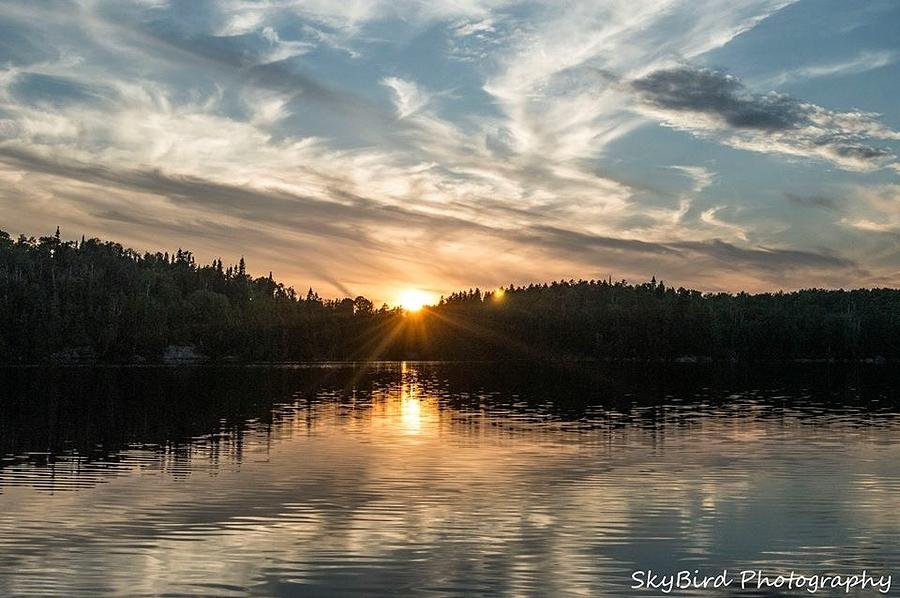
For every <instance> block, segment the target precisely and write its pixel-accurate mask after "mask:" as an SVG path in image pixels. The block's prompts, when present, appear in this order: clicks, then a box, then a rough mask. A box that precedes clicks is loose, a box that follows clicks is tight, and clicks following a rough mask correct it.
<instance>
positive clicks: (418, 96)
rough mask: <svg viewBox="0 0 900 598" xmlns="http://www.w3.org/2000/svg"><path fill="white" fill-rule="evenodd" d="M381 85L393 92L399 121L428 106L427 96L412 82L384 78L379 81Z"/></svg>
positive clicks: (396, 78) (395, 78)
mask: <svg viewBox="0 0 900 598" xmlns="http://www.w3.org/2000/svg"><path fill="white" fill-rule="evenodd" d="M381 84H382V85H384V86H386V87H389V88H390V89H391V91H393V92H394V100H395V104H396V106H397V117H398V118H401V119H402V118H406V117H407V116H409V115H410V114H413V113H414V112H418V111H419V110H420V109H421V108H423V107H424V106H425V105H426V104H428V101H429V99H430V98H429V96H428V94H426V93H423V92H422V91H421V90H420V89H419V87H418V86H417V85H416V84H415V83H413V82H412V81H405V80H403V79H400V78H398V77H386V78H384V79H382V80H381Z"/></svg>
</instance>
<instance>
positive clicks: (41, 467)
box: [0, 363, 900, 596]
mask: <svg viewBox="0 0 900 598" xmlns="http://www.w3.org/2000/svg"><path fill="white" fill-rule="evenodd" d="M0 384H2V385H0V392H2V395H0V455H2V465H0V595H42V596H45V595H61V596H76V595H90V596H95V595H99V594H115V595H160V594H169V595H184V594H191V595H202V594H208V595H217V596H227V595H247V594H251V595H287V596H291V595H297V596H305V595H310V596H333V595H343V594H358V595H364V596H374V595H435V596H446V595H479V594H480V595H505V596H532V595H549V596H562V595H593V596H660V595H663V594H662V593H661V592H659V591H646V590H632V589H630V586H631V585H632V583H633V582H632V579H631V575H632V572H633V571H635V570H646V569H652V570H656V571H660V572H674V571H678V570H682V569H686V570H694V569H698V570H700V571H701V572H705V573H708V574H716V573H721V571H722V570H723V569H725V568H727V569H729V570H730V571H735V572H737V571H740V570H744V569H760V570H763V571H764V572H769V573H773V574H777V573H782V572H787V571H790V570H795V571H798V572H803V573H819V574H825V573H856V572H859V571H861V570H862V569H868V570H869V571H870V572H875V573H877V574H879V575H881V574H891V573H896V574H900V567H898V566H900V543H898V539H900V443H898V442H897V440H898V438H900V436H898V432H900V418H898V417H897V413H898V402H897V397H898V392H897V389H898V388H900V380H898V379H897V377H896V375H895V374H894V373H893V372H892V370H891V368H889V367H877V366H858V367H848V368H842V367H838V366H834V365H830V366H828V365H808V366H797V365H794V366H790V367H781V368H769V369H765V370H764V369H759V368H757V369H747V368H741V369H735V368H732V367H712V366H699V365H693V366H680V367H674V366H673V367H668V368H666V367H647V366H630V367H623V366H617V367H613V366H609V365H602V364H590V365H584V364H582V365H569V366H562V365H557V366H541V367H537V366H531V365H525V364H518V365H515V364H514V365H510V364H488V363H482V364H440V363H379V364H370V365H356V366H354V365H339V364H332V365H316V366H290V367H288V366H285V367H233V368H194V369H166V368H97V369H79V368H73V369H53V370H50V369H27V368H25V369H17V368H13V369H5V370H0ZM895 585H896V586H897V587H892V591H891V594H897V593H898V589H900V579H898V580H897V583H896V584H895ZM729 592H732V593H734V594H735V595H746V596H752V595H760V596H762V595H765V596H778V595H795V596H802V595H809V594H808V593H806V592H804V591H794V592H781V593H779V592H778V591H773V590H769V591H768V593H767V592H766V591H754V592H743V593H741V592H737V591H734V590H733V589H731V588H730V589H728V590H724V589H720V590H716V591H712V590H705V591H682V592H674V593H673V594H671V595H681V596H684V595H698V596H717V595H730V594H729ZM818 595H834V596H837V595H846V594H844V593H842V592H839V591H833V592H820V594H818ZM851 595H854V594H852V593H851ZM861 595H878V594H877V593H876V592H874V591H873V590H868V591H867V592H865V593H864V594H861Z"/></svg>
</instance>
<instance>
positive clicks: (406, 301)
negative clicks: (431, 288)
mask: <svg viewBox="0 0 900 598" xmlns="http://www.w3.org/2000/svg"><path fill="white" fill-rule="evenodd" d="M433 301H434V298H433V297H432V296H431V294H430V293H426V292H425V291H420V290H419V289H407V290H405V291H403V292H402V293H400V296H399V297H398V298H397V303H398V304H399V305H400V307H402V308H403V309H405V310H406V311H419V310H420V309H422V308H423V307H425V306H426V305H428V304H430V303H432V302H433Z"/></svg>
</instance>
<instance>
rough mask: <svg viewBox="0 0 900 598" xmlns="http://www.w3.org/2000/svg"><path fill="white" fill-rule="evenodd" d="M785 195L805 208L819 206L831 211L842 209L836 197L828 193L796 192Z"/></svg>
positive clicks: (790, 200) (795, 203)
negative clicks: (807, 193) (802, 193)
mask: <svg viewBox="0 0 900 598" xmlns="http://www.w3.org/2000/svg"><path fill="white" fill-rule="evenodd" d="M784 197H785V199H787V200H788V201H789V202H790V203H792V204H794V205H797V206H801V207H805V208H817V209H821V210H828V211H831V212H837V211H839V210H840V206H838V204H837V202H836V201H835V200H834V198H832V197H829V196H827V195H818V194H813V195H798V194H796V193H785V194H784Z"/></svg>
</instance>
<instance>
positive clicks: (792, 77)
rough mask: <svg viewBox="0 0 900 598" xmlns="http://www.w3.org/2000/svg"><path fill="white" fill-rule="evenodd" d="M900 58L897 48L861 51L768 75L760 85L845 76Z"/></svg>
mask: <svg viewBox="0 0 900 598" xmlns="http://www.w3.org/2000/svg"><path fill="white" fill-rule="evenodd" d="M898 60H900V52H897V51H896V50H879V51H871V50H870V51H866V52H860V53H859V54H858V55H857V56H856V57H854V58H852V59H850V60H840V61H837V62H828V63H818V64H811V65H807V66H803V67H799V68H795V69H791V70H787V71H782V72H780V73H778V74H777V75H775V76H772V77H768V78H766V79H764V80H763V81H761V82H760V83H759V85H760V86H774V87H779V86H781V85H784V84H785V83H792V82H797V81H805V80H809V79H818V78H821V77H845V76H848V75H859V74H861V73H867V72H869V71H874V70H876V69H880V68H883V67H886V66H889V65H892V64H894V63H896V62H897V61H898Z"/></svg>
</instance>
